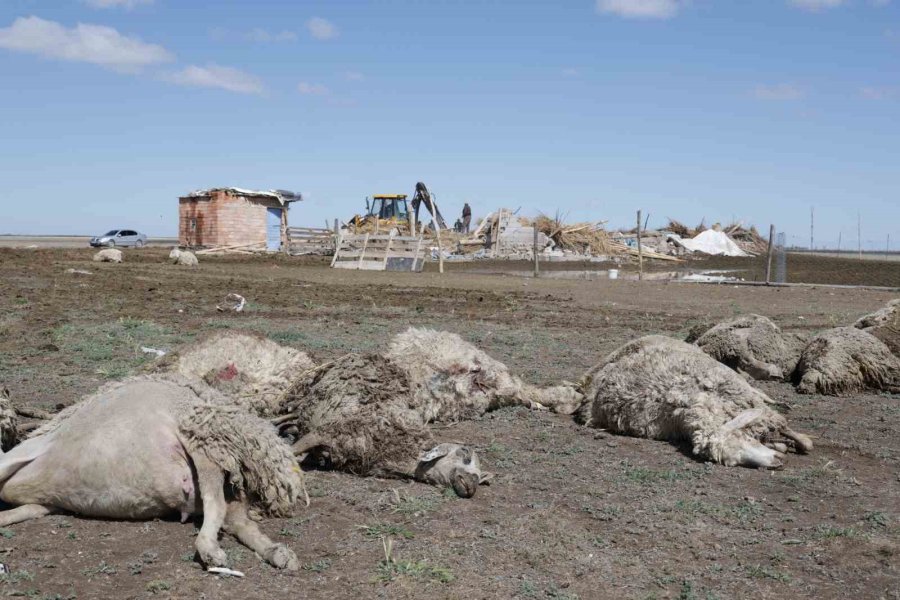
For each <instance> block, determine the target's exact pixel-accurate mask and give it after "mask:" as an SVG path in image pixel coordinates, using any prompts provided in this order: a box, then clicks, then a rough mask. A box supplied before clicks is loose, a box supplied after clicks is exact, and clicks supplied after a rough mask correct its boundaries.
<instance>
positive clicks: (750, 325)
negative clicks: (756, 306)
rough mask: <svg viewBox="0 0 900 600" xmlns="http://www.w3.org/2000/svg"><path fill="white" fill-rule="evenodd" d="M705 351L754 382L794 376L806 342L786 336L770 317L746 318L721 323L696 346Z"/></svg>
mask: <svg viewBox="0 0 900 600" xmlns="http://www.w3.org/2000/svg"><path fill="white" fill-rule="evenodd" d="M694 343H695V344H696V345H697V346H698V347H699V348H700V349H701V350H703V351H704V352H705V353H707V354H708V355H710V356H711V357H713V358H714V359H716V360H717V361H719V362H720V363H722V364H724V365H726V366H729V367H731V368H732V369H734V370H735V371H737V372H738V373H746V374H747V375H749V376H750V377H752V378H753V379H785V378H788V377H790V376H791V373H793V372H794V368H795V367H796V366H797V361H798V360H799V359H800V352H801V351H802V350H803V339H802V338H801V337H800V336H798V335H795V334H789V333H784V332H782V331H781V328H780V327H778V326H777V325H776V324H775V323H773V322H772V321H771V320H769V319H768V318H766V317H763V316H760V315H753V314H751V315H744V316H740V317H737V318H734V319H730V320H728V321H724V322H722V323H719V324H717V325H715V326H713V327H711V328H710V329H708V330H707V331H705V332H704V333H703V334H702V335H700V336H698V337H697V339H696V341H695V342H694Z"/></svg>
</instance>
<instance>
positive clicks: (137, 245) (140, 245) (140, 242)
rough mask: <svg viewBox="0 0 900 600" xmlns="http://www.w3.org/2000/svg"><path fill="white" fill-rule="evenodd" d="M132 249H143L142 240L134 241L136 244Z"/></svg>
mask: <svg viewBox="0 0 900 600" xmlns="http://www.w3.org/2000/svg"><path fill="white" fill-rule="evenodd" d="M134 247H135V248H143V247H144V242H143V241H142V240H138V241H136V242H135V243H134Z"/></svg>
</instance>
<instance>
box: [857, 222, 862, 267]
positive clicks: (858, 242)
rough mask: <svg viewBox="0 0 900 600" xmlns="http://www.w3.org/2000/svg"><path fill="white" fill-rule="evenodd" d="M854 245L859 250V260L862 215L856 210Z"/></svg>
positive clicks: (860, 255)
mask: <svg viewBox="0 0 900 600" xmlns="http://www.w3.org/2000/svg"><path fill="white" fill-rule="evenodd" d="M856 247H857V249H858V251H859V260H862V217H861V216H860V214H859V211H856Z"/></svg>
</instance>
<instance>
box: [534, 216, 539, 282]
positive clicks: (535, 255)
mask: <svg viewBox="0 0 900 600" xmlns="http://www.w3.org/2000/svg"><path fill="white" fill-rule="evenodd" d="M532 225H533V227H534V276H535V277H538V276H539V275H540V274H541V266H540V263H539V262H538V228H537V222H534V223H532Z"/></svg>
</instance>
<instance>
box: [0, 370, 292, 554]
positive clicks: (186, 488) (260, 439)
mask: <svg viewBox="0 0 900 600" xmlns="http://www.w3.org/2000/svg"><path fill="white" fill-rule="evenodd" d="M0 486H2V487H0V499H2V500H3V501H4V502H6V503H8V504H11V505H14V506H15V508H12V509H10V510H7V511H4V512H0V526H4V527H5V526H8V525H11V524H14V523H19V522H21V521H25V520H28V519H33V518H37V517H41V516H44V515H47V514H51V513H54V512H59V511H68V512H72V513H75V514H79V515H84V516H87V517H97V518H112V519H154V518H160V517H165V516H167V515H169V514H173V513H174V514H178V513H181V515H182V518H183V519H187V517H188V516H189V515H193V514H203V526H202V527H201V529H200V532H199V535H198V536H197V541H196V548H197V551H198V553H199V555H200V558H201V559H202V561H203V562H204V563H206V565H207V566H224V565H225V564H226V562H227V558H226V555H225V552H224V551H223V550H222V548H221V547H220V546H219V542H218V540H217V536H218V533H219V530H220V529H221V528H222V527H223V526H224V528H225V530H226V531H228V532H230V533H231V534H233V535H234V536H235V537H237V538H238V540H240V541H241V542H242V543H244V544H246V545H247V546H249V547H250V548H252V549H253V550H254V551H256V552H257V553H259V555H260V556H262V557H263V558H264V559H265V560H267V561H268V562H270V563H271V564H272V565H274V566H276V567H280V568H290V569H296V568H297V566H298V563H297V558H296V556H295V555H294V553H293V552H292V551H291V550H290V549H288V548H287V547H286V546H284V545H282V544H276V543H273V542H272V540H270V539H269V538H267V537H266V536H265V535H263V534H262V532H261V531H260V530H259V528H258V527H257V525H256V524H255V523H254V522H252V521H251V520H250V519H249V518H248V507H249V506H250V505H251V504H252V505H256V506H259V507H261V508H262V509H263V510H265V511H268V512H270V513H274V514H284V513H290V512H291V511H292V510H293V507H294V504H295V502H296V500H297V499H298V497H299V495H300V494H301V492H303V490H304V488H303V475H302V472H301V471H300V469H299V468H298V467H297V465H296V462H295V460H294V456H293V453H292V452H291V450H290V448H289V447H288V446H287V445H286V444H285V443H284V442H283V441H282V440H280V439H279V438H278V436H277V433H276V432H275V430H274V428H272V426H271V425H270V424H268V423H267V422H265V421H263V420H261V419H259V418H257V417H255V416H253V415H250V414H249V413H247V412H246V411H245V410H243V409H241V408H239V407H236V406H233V405H230V404H229V403H228V401H227V400H226V399H225V398H223V397H222V396H221V395H220V394H219V393H218V392H216V391H215V390H212V389H211V388H209V387H207V386H205V385H203V384H202V383H200V382H197V381H192V380H188V379H185V378H183V377H179V376H174V375H164V376H159V375H155V376H142V377H136V378H132V379H128V380H125V381H122V382H118V383H113V384H109V385H107V386H104V387H103V388H101V389H100V390H99V391H98V392H97V393H95V394H93V395H92V396H89V397H88V398H86V399H85V400H83V401H81V402H79V403H78V404H76V405H74V406H71V407H69V408H67V409H65V410H64V411H62V412H60V413H59V414H57V415H56V416H55V417H54V418H53V419H52V420H51V421H49V422H48V423H47V424H45V425H44V426H42V427H41V428H39V429H38V430H36V431H35V432H34V433H33V434H32V436H31V437H30V438H29V439H27V440H25V441H24V442H22V443H21V444H19V445H18V446H16V447H14V448H13V449H12V450H11V451H10V452H8V453H6V454H3V455H2V456H0Z"/></svg>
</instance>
